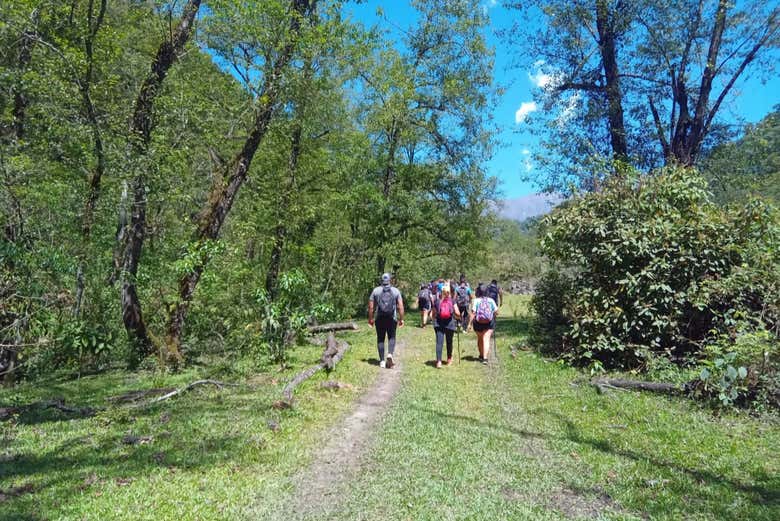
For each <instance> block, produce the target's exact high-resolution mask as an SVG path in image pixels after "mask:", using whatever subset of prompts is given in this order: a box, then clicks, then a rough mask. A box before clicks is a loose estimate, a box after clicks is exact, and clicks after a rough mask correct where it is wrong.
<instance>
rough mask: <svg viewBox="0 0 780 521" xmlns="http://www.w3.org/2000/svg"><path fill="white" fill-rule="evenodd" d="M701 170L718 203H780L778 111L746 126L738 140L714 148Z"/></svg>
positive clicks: (779, 121) (778, 109) (776, 108)
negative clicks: (752, 199) (755, 199)
mask: <svg viewBox="0 0 780 521" xmlns="http://www.w3.org/2000/svg"><path fill="white" fill-rule="evenodd" d="M701 169H702V173H703V174H704V176H705V177H706V178H707V179H708V180H709V182H710V186H711V187H712V190H713V193H714V194H715V198H716V200H718V201H721V202H724V203H728V202H743V201H745V200H747V199H749V198H750V197H762V198H764V199H766V200H769V201H772V202H773V203H774V204H778V203H780V107H775V110H774V111H773V112H771V113H769V114H768V115H767V116H766V117H764V119H762V120H761V121H760V122H758V123H757V124H755V125H750V126H748V127H747V128H746V130H745V134H744V136H742V137H741V138H740V139H738V140H736V141H732V142H729V143H725V144H723V145H720V146H718V147H715V149H714V150H712V151H710V153H709V154H707V157H705V158H704V160H703V161H702V167H701Z"/></svg>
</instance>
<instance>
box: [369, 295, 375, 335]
mask: <svg viewBox="0 0 780 521" xmlns="http://www.w3.org/2000/svg"><path fill="white" fill-rule="evenodd" d="M368 325H369V326H371V327H374V295H373V294H372V295H371V297H370V298H369V299H368Z"/></svg>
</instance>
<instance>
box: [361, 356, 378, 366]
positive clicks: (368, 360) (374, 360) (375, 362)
mask: <svg viewBox="0 0 780 521" xmlns="http://www.w3.org/2000/svg"><path fill="white" fill-rule="evenodd" d="M361 362H365V363H367V364H368V365H375V366H377V367H379V359H378V358H363V359H362V360H361Z"/></svg>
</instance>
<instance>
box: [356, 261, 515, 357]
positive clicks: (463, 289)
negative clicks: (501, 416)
mask: <svg viewBox="0 0 780 521" xmlns="http://www.w3.org/2000/svg"><path fill="white" fill-rule="evenodd" d="M502 301H503V291H502V290H501V288H500V287H499V285H498V282H497V281H496V280H495V279H494V280H492V281H491V282H490V284H488V285H484V284H482V283H481V282H480V283H479V284H478V285H477V287H476V289H475V290H472V288H471V285H470V284H469V283H468V281H467V280H466V277H465V276H463V275H461V276H460V280H459V281H458V282H456V281H455V280H454V279H453V280H448V279H444V278H438V279H433V280H431V281H430V283H424V284H422V285H420V291H419V293H418V294H417V305H418V308H419V309H420V327H421V328H425V327H427V326H428V323H429V322H430V324H432V325H433V330H434V331H435V333H436V367H437V368H440V367H441V366H442V364H446V365H451V364H452V347H453V345H452V344H453V337H454V335H455V334H456V333H460V332H461V331H463V332H466V333H468V332H470V331H474V332H475V333H476V335H477V350H478V351H479V361H480V362H482V363H483V364H487V361H488V356H489V354H490V340H491V338H493V334H494V331H495V329H496V316H497V315H498V310H499V308H500V307H501V304H502V303H503V302H502ZM404 314H405V310H404V302H403V297H402V295H401V291H400V290H399V289H398V288H396V287H395V286H393V284H392V276H391V275H390V274H389V273H385V274H383V275H382V278H381V284H380V285H379V286H377V287H376V288H374V290H373V291H372V292H371V297H370V298H369V299H368V323H369V325H371V326H373V327H376V338H377V350H378V352H379V365H380V367H383V368H384V367H387V368H392V367H393V365H394V361H393V355H394V353H395V334H396V328H397V327H402V326H403V325H404ZM385 339H387V353H386V354H385ZM445 345H446V349H447V358H446V360H445V359H444V358H443V357H442V354H443V353H442V352H443V350H444V347H445Z"/></svg>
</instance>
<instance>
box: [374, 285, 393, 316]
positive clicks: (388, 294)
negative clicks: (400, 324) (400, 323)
mask: <svg viewBox="0 0 780 521" xmlns="http://www.w3.org/2000/svg"><path fill="white" fill-rule="evenodd" d="M377 317H379V318H395V297H394V296H393V288H392V286H384V287H383V288H382V293H381V294H380V295H379V313H377Z"/></svg>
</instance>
